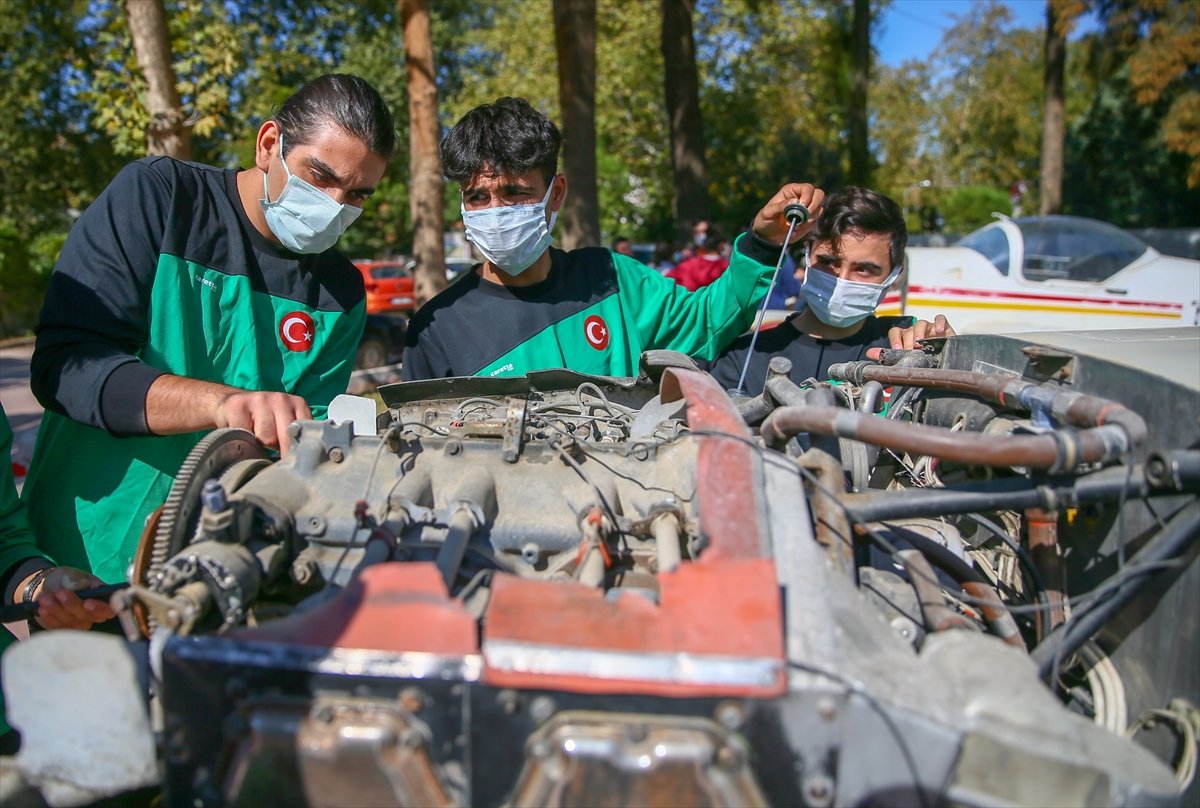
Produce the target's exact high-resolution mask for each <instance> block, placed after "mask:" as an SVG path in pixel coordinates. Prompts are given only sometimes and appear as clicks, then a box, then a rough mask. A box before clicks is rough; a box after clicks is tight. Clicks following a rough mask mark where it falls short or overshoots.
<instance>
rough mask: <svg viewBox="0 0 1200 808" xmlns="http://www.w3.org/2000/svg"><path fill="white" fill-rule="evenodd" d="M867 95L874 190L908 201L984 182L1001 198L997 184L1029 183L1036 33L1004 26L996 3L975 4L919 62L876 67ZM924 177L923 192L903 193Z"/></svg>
mask: <svg viewBox="0 0 1200 808" xmlns="http://www.w3.org/2000/svg"><path fill="white" fill-rule="evenodd" d="M870 103H871V107H872V121H873V126H874V131H873V133H872V136H873V138H874V139H875V140H876V143H877V154H878V157H879V160H880V168H879V170H878V172H877V174H876V176H877V180H878V185H879V187H880V188H881V190H884V191H885V192H887V193H889V194H890V195H892V196H893V197H894V198H895V199H896V200H897V201H900V200H901V198H902V197H903V196H905V194H906V193H907V202H908V204H909V206H911V207H916V206H918V205H919V204H928V203H929V202H930V199H931V197H933V196H936V195H937V194H938V191H937V189H942V192H943V193H949V192H950V191H951V190H952V189H954V188H956V187H959V186H969V185H988V186H991V187H993V188H994V189H995V190H996V192H997V193H998V194H999V195H1000V196H1003V197H1004V198H1005V200H1006V204H1007V193H1005V192H1003V191H1002V189H1004V188H1007V187H1008V186H1009V185H1010V184H1012V183H1016V182H1018V181H1021V180H1024V181H1026V182H1027V183H1028V185H1029V187H1030V189H1031V190H1032V189H1034V188H1035V187H1036V185H1037V175H1038V162H1039V156H1040V150H1041V112H1042V32H1041V30H1040V29H1035V30H1024V29H1015V28H1013V27H1012V15H1011V13H1010V12H1009V10H1008V9H1007V8H1006V7H1005V6H1002V5H999V4H997V3H995V2H987V3H976V4H975V5H974V6H973V7H972V8H971V10H970V12H969V13H968V14H966V15H965V16H963V17H959V18H957V21H956V22H955V24H954V25H953V26H952V27H951V28H950V29H948V30H947V31H946V33H945V35H944V36H943V37H942V41H941V43H940V44H939V46H938V48H937V50H936V51H935V54H934V55H933V56H932V57H931V58H930V59H929V60H927V61H919V60H913V61H909V62H906V63H905V64H903V65H901V66H900V67H899V68H894V69H892V68H887V67H886V66H885V67H883V68H882V69H880V70H879V71H878V77H877V78H876V80H875V82H874V86H873V87H872V92H871V101H870ZM924 180H929V181H931V182H932V184H933V186H934V190H933V191H932V192H928V191H916V190H915V189H911V190H907V191H906V189H910V188H911V186H913V185H916V184H917V183H920V182H922V181H924ZM1025 207H1026V209H1028V208H1029V207H1030V201H1029V199H1028V198H1027V199H1026V202H1025ZM989 212H990V211H989ZM947 218H949V217H947ZM946 227H947V228H949V227H950V224H949V222H947V225H946Z"/></svg>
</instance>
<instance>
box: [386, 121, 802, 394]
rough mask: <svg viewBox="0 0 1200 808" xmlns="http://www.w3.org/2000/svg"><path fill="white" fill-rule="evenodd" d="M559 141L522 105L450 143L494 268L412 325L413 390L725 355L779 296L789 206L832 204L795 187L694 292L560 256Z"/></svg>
mask: <svg viewBox="0 0 1200 808" xmlns="http://www.w3.org/2000/svg"><path fill="white" fill-rule="evenodd" d="M561 141H562V138H561V136H560V135H559V132H558V128H557V127H555V126H554V124H553V123H551V122H550V120H549V119H548V118H546V116H544V115H542V114H541V113H540V112H538V111H537V110H535V109H534V108H533V107H532V106H530V104H529V102H528V101H525V100H524V99H520V98H501V99H500V100H499V101H496V102H495V103H494V104H484V105H482V106H479V107H476V108H475V109H473V110H471V111H470V112H468V113H467V114H466V115H465V116H464V117H463V119H462V120H461V121H459V122H458V123H457V124H455V125H454V128H453V129H451V130H450V132H449V133H448V134H447V135H446V137H445V139H444V140H443V141H442V165H443V166H444V168H445V171H446V176H447V177H448V178H449V179H451V180H454V181H456V182H458V183H459V184H460V185H461V193H462V216H463V221H464V222H465V224H466V229H467V238H468V239H469V240H470V241H471V242H472V243H473V244H475V246H476V247H478V248H479V249H480V251H481V252H482V253H483V255H484V256H486V257H487V261H485V262H484V263H483V264H481V265H480V266H479V267H477V268H476V269H474V270H473V271H472V272H471V273H470V274H468V275H467V276H466V277H464V278H463V279H462V280H460V281H458V282H457V283H455V284H454V285H453V286H451V287H450V288H448V289H446V290H445V291H444V292H442V293H441V294H439V295H437V296H436V297H434V298H433V299H432V300H431V301H429V303H427V304H425V306H424V307H422V308H421V310H420V311H418V312H417V314H416V315H415V316H414V317H413V319H412V322H411V324H410V325H409V330H408V341H407V345H406V347H405V349H404V365H403V373H404V378H405V380H408V381H412V380H416V379H436V378H443V377H447V376H520V375H523V374H525V373H527V372H529V371H531V370H539V369H543V368H563V367H565V368H570V369H572V370H576V371H579V372H581V373H592V374H597V375H605V376H634V375H636V374H637V372H638V359H639V357H640V356H641V353H642V352H643V351H645V350H649V349H653V348H667V349H672V350H676V351H681V352H684V353H688V354H691V355H695V356H700V357H702V358H710V357H712V356H715V355H716V353H717V351H719V350H720V349H721V348H722V347H724V345H725V344H726V343H728V342H729V341H730V340H732V339H733V338H734V337H736V336H737V335H738V334H740V333H741V332H742V331H744V330H746V328H748V327H749V325H750V323H751V321H752V320H753V318H754V314H755V311H756V304H757V302H758V301H759V300H761V299H762V296H763V295H765V294H766V292H767V285H768V283H769V282H770V274H771V272H772V270H773V269H774V264H771V265H770V266H767V262H768V261H770V260H771V256H772V254H775V255H778V251H779V246H778V245H779V244H781V243H782V242H783V239H784V236H785V235H786V234H787V224H786V223H785V222H784V221H783V209H784V207H786V205H787V204H788V203H789V202H791V201H793V200H797V199H798V200H800V201H801V202H802V203H803V204H805V205H807V206H808V207H809V208H810V209H811V210H814V211H817V210H819V209H820V206H821V200H822V199H823V198H824V193H823V192H822V191H820V190H818V189H816V188H813V186H811V185H804V184H795V185H787V186H785V187H784V188H783V189H782V190H781V191H780V192H779V193H777V194H776V195H775V196H774V197H773V198H772V199H771V201H770V202H768V203H767V206H766V207H765V208H763V210H762V211H761V212H760V213H759V216H758V219H756V224H755V232H756V234H757V235H751V234H747V235H746V236H744V237H742V238H741V239H739V240H738V248H737V250H736V251H735V254H734V256H733V259H732V261H731V262H730V265H729V269H728V270H727V271H726V272H725V273H724V274H723V275H722V276H721V277H720V278H719V279H718V280H717V281H716V282H715V283H713V284H711V285H709V286H707V287H705V288H704V289H702V290H700V291H699V292H694V293H692V292H688V291H687V290H686V289H684V288H683V287H681V286H679V285H677V284H676V283H675V282H674V281H672V280H671V279H670V278H665V277H663V276H662V275H660V274H659V273H657V272H655V271H654V270H652V269H651V268H649V267H647V266H645V265H644V264H642V263H640V262H638V261H635V260H633V259H632V258H627V257H626V256H623V255H617V254H614V253H612V252H610V251H608V250H605V249H601V248H584V249H579V250H573V251H572V252H569V253H568V252H564V251H562V250H556V249H553V248H551V247H550V241H551V238H552V236H551V233H552V231H553V229H554V221H555V217H556V216H557V214H558V210H559V208H560V207H561V206H562V203H563V200H564V199H565V198H566V195H567V180H566V177H563V176H562V175H560V174H559V173H558V150H559V145H560V143H561ZM807 230H808V228H807V227H805V228H803V229H801V230H800V231H798V233H797V234H796V237H797V238H798V237H799V236H801V235H803V233H804V232H807Z"/></svg>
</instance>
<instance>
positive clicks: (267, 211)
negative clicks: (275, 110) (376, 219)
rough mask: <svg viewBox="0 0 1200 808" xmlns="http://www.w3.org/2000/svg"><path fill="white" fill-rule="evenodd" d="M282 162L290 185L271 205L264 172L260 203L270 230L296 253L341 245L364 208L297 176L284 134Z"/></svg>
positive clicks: (280, 146)
mask: <svg viewBox="0 0 1200 808" xmlns="http://www.w3.org/2000/svg"><path fill="white" fill-rule="evenodd" d="M279 162H281V163H283V170H284V173H286V174H287V183H286V184H284V186H283V190H282V191H280V192H279V197H278V198H277V199H276V200H275V201H274V202H271V201H270V199H271V193H270V191H268V190H267V174H266V172H265V171H264V172H263V196H264V197H265V198H264V199H260V200H258V203H259V204H260V205H262V209H263V214H264V215H265V216H266V217H267V227H269V228H271V232H272V233H274V234H275V237H276V238H277V239H279V240H280V242H282V243H283V246H284V247H287V248H288V249H289V250H291V251H292V252H294V253H303V254H306V255H311V254H315V253H322V252H325V251H326V250H328V249H329V248H330V247H332V246H333V245H334V244H336V243H337V240H338V239H339V238H340V237H341V235H342V233H344V232H346V228H347V227H349V226H350V225H351V224H353V222H354V220H355V219H357V218H358V217H359V216H360V215H362V208H357V207H355V206H354V205H343V204H339V203H338V202H335V201H334V200H333V199H331V198H330V197H329V195H328V194H326V193H324V192H323V191H322V190H321V189H320V188H318V187H316V186H315V185H313V184H312V183H308V182H305V181H304V180H302V179H300V178H299V177H297V176H296V175H295V174H293V173H292V172H291V170H290V169H289V168H288V164H287V160H285V159H283V135H282V133H281V134H280V135H279Z"/></svg>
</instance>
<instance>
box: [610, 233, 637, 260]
mask: <svg viewBox="0 0 1200 808" xmlns="http://www.w3.org/2000/svg"><path fill="white" fill-rule="evenodd" d="M612 251H613V252H615V253H616V254H617V255H623V256H625V257H626V258H633V244H632V242H630V241H629V239H627V238H625V237H624V236H617V237H616V238H615V239H613V243H612Z"/></svg>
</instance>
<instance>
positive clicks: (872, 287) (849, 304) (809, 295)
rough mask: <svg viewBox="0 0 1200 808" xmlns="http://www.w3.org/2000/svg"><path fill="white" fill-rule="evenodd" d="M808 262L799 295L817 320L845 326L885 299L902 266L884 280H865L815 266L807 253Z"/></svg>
mask: <svg viewBox="0 0 1200 808" xmlns="http://www.w3.org/2000/svg"><path fill="white" fill-rule="evenodd" d="M805 263H806V265H807V268H806V269H805V271H804V284H803V285H802V286H801V287H800V296H801V297H802V298H804V300H805V302H807V303H808V307H809V308H811V309H812V311H813V314H815V315H816V316H817V319H818V320H820V321H821V322H823V323H825V325H831V326H833V327H834V328H846V327H847V326H852V325H854V324H855V323H857V322H861V321H862V320H865V319H866V318H867V317H868V316H869V315H870V314H872V313H873V312H874V311H875V309H876V308H877V307H878V306H879V304H880V303H881V302H883V296H884V295H886V294H887V290H888V287H889V286H891V285H892V283H893V281H895V280H896V277H897V276H898V275H899V274H900V267H896V269H894V270H892V274H891V275H889V276H888V277H887V280H885V281H884V282H883V283H862V282H861V281H848V280H845V279H843V278H839V277H837V276H836V275H834V274H832V273H829V272H825V271H823V270H820V269H814V268H813V266H812V259H811V258H810V257H809V256H808V255H807V254H806V255H805Z"/></svg>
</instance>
